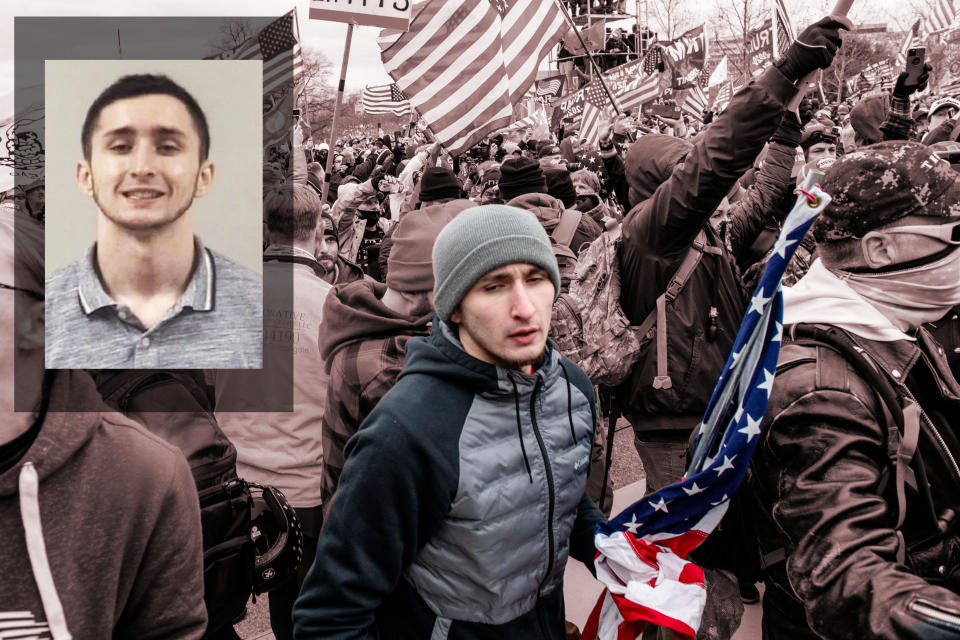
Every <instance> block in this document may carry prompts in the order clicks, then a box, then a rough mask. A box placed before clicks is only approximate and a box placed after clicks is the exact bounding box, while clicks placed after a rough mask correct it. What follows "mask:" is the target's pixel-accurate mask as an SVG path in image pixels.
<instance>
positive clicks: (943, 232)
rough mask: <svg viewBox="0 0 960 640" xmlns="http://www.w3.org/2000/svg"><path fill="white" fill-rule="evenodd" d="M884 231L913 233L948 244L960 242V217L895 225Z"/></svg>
mask: <svg viewBox="0 0 960 640" xmlns="http://www.w3.org/2000/svg"><path fill="white" fill-rule="evenodd" d="M871 233H877V232H871ZM883 233H913V234H916V235H921V236H927V237H929V238H936V239H937V240H940V241H942V242H945V243H947V244H960V219H954V220H953V221H952V222H948V223H946V224H916V225H907V226H903V227H893V228H891V229H884V231H883Z"/></svg>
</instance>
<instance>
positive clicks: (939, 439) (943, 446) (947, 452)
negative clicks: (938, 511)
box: [903, 385, 960, 481]
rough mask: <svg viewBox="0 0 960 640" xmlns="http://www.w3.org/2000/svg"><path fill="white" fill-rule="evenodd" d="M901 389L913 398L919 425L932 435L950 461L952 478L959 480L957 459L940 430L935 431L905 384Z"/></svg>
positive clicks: (959, 467) (959, 470) (931, 422)
mask: <svg viewBox="0 0 960 640" xmlns="http://www.w3.org/2000/svg"><path fill="white" fill-rule="evenodd" d="M903 390H904V391H905V392H906V394H907V395H908V396H910V399H911V400H913V401H914V402H915V403H916V405H917V407H919V408H920V425H921V426H924V425H925V426H926V430H927V431H929V432H930V433H931V434H932V435H933V440H934V442H935V443H936V444H937V447H938V448H939V449H940V452H941V454H942V455H943V457H944V458H946V460H947V462H949V463H950V467H951V468H952V469H953V473H954V479H955V480H957V481H960V465H958V464H957V459H956V458H954V457H953V453H951V451H950V448H949V447H948V446H947V443H946V442H945V441H944V439H943V436H942V435H940V432H939V431H937V427H936V426H935V425H934V424H933V420H931V419H930V418H929V417H928V416H927V413H926V411H924V410H923V405H921V404H920V403H919V402H917V399H916V398H915V397H914V396H913V393H911V392H910V390H909V389H908V388H907V385H903Z"/></svg>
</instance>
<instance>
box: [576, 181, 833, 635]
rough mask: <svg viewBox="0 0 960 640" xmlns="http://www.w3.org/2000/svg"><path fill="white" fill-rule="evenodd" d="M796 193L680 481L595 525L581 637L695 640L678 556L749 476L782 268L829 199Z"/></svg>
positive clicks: (683, 563)
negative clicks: (665, 634) (594, 594)
mask: <svg viewBox="0 0 960 640" xmlns="http://www.w3.org/2000/svg"><path fill="white" fill-rule="evenodd" d="M818 178H822V174H820V173H815V174H811V175H810V176H809V177H808V178H807V182H806V185H807V186H806V188H807V190H808V191H810V192H812V193H813V194H814V195H815V196H816V197H817V199H818V201H817V204H816V205H812V204H810V203H809V202H808V200H807V198H806V197H805V196H803V195H801V196H800V197H799V198H798V200H797V204H796V206H795V207H794V208H793V211H792V212H791V213H790V215H789V216H788V217H787V220H786V222H785V223H784V226H783V231H782V232H781V233H780V237H779V238H778V239H777V243H776V244H775V245H774V247H773V251H772V253H771V257H770V259H769V261H768V262H767V265H766V268H765V269H764V272H763V276H762V277H761V279H760V284H759V285H757V289H756V291H755V292H754V294H753V297H752V299H751V300H750V308H749V309H748V310H747V313H746V315H745V316H744V318H743V322H742V323H741V325H740V329H739V331H738V332H737V336H736V339H735V340H734V343H733V347H732V349H731V352H730V355H729V356H728V357H727V361H726V364H725V365H724V367H723V371H722V372H721V373H720V377H719V379H718V380H717V385H716V387H715V388H714V390H713V395H712V396H711V398H710V402H709V404H708V405H707V409H706V412H705V413H704V417H703V421H702V422H701V423H700V426H699V428H698V430H697V434H696V436H695V444H694V448H693V453H692V456H691V461H690V467H689V468H688V469H687V473H686V475H685V476H684V478H683V479H682V480H681V481H680V482H678V483H676V484H673V485H670V486H669V487H665V488H663V489H660V490H659V491H657V492H656V493H653V494H651V495H648V496H645V497H644V498H642V499H640V500H638V501H637V502H635V503H633V504H632V505H631V506H630V507H628V508H627V509H625V510H624V511H623V512H622V513H620V514H619V515H617V516H616V517H615V518H613V519H611V520H609V521H605V522H601V523H600V524H598V525H597V533H596V538H595V543H596V547H597V557H596V560H595V561H594V563H595V565H596V570H597V578H598V579H599V580H600V581H602V582H603V583H604V584H605V585H606V589H605V590H604V593H603V594H602V595H601V597H600V599H599V601H598V602H597V604H596V606H595V607H594V609H593V612H592V613H591V614H590V618H589V619H588V621H587V624H586V626H585V627H584V630H583V636H582V637H583V638H584V640H626V639H629V640H634V639H636V638H639V637H640V636H641V635H642V634H643V632H644V629H645V628H646V627H647V625H650V624H653V625H659V626H661V627H666V628H669V629H671V630H673V632H674V633H675V634H676V635H677V636H679V637H681V638H693V637H694V636H695V635H696V633H697V629H698V628H699V626H700V620H701V616H702V615H703V607H704V605H705V603H706V600H707V592H706V586H705V584H704V578H703V570H702V569H700V567H698V566H697V565H696V564H694V563H692V562H690V561H688V560H687V559H686V558H687V556H688V555H689V554H690V552H691V551H693V550H694V549H695V548H696V547H697V546H699V545H700V543H701V542H703V540H704V539H705V538H706V537H707V536H708V535H709V534H710V532H711V531H712V530H713V529H714V528H715V527H716V526H717V524H718V523H719V522H720V519H721V518H722V517H723V514H724V513H725V512H726V510H727V506H728V505H729V503H730V498H731V496H733V495H734V493H736V491H737V489H738V488H739V486H740V483H741V482H742V481H743V478H744V476H745V475H746V473H747V467H748V466H749V464H750V457H751V456H752V455H753V451H754V449H755V448H756V446H757V442H758V441H759V437H758V436H759V435H760V425H761V424H762V423H763V418H764V414H765V413H766V409H767V402H768V400H769V396H770V391H771V389H772V388H773V379H774V374H775V373H776V369H777V357H778V356H779V354H780V339H781V335H782V332H783V325H782V321H783V296H782V293H781V285H782V280H783V273H784V269H785V268H786V266H787V263H788V262H789V261H790V258H791V257H792V256H793V253H794V251H796V248H797V246H798V245H799V244H800V241H801V240H802V239H803V237H804V235H805V234H806V233H807V230H808V229H809V228H810V225H811V224H812V223H813V221H814V219H815V218H816V216H817V214H818V213H819V212H820V211H821V210H823V208H824V207H825V206H826V205H827V204H828V203H829V202H830V197H829V196H828V195H826V194H825V193H823V192H822V191H821V190H820V188H819V187H816V186H812V185H813V183H814V181H815V179H818Z"/></svg>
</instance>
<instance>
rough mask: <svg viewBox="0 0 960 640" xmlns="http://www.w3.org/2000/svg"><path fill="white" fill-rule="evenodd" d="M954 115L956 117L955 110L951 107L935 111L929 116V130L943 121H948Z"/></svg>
mask: <svg viewBox="0 0 960 640" xmlns="http://www.w3.org/2000/svg"><path fill="white" fill-rule="evenodd" d="M954 115H956V110H955V109H954V108H953V107H943V108H942V109H937V112H936V113H934V114H932V115H931V116H930V129H936V128H937V127H938V126H940V124H942V123H943V121H944V120H949V119H950V118H952V117H953V116H954Z"/></svg>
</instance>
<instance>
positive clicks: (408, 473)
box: [294, 319, 602, 640]
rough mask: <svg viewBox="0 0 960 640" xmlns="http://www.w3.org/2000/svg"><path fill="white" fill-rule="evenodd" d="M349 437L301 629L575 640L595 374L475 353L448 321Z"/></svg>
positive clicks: (317, 633) (333, 633)
mask: <svg viewBox="0 0 960 640" xmlns="http://www.w3.org/2000/svg"><path fill="white" fill-rule="evenodd" d="M435 326H436V327H439V328H438V329H437V330H435V331H434V332H433V334H431V335H430V337H429V338H416V339H414V340H412V341H411V342H410V345H409V353H408V357H407V362H406V365H405V366H404V368H403V373H402V374H401V376H400V379H399V380H398V381H397V383H396V385H395V386H394V387H393V389H392V390H391V391H390V392H389V393H388V394H387V395H386V396H385V397H384V398H383V399H382V400H381V402H380V404H378V405H377V408H376V409H374V411H373V412H372V413H371V414H370V416H369V417H368V419H367V420H366V421H365V422H364V424H363V427H362V428H361V429H360V431H359V432H358V433H357V434H356V436H355V437H354V438H353V439H352V440H351V441H350V446H349V447H348V449H349V451H348V460H349V464H348V465H347V466H346V467H345V469H344V475H343V482H342V485H341V487H340V490H339V493H338V495H337V498H336V500H334V502H333V508H332V510H331V512H330V515H329V518H328V519H327V520H326V522H325V524H324V532H323V536H321V538H320V544H319V547H318V549H317V557H318V558H324V561H323V562H317V563H316V564H314V566H313V568H312V569H311V571H310V573H309V574H308V576H307V579H306V581H305V582H304V585H303V589H302V591H301V594H300V598H299V600H298V601H297V605H296V607H295V609H294V623H295V625H296V633H297V637H303V638H375V637H391V638H394V637H395V638H424V639H426V638H432V639H434V640H448V639H449V640H458V639H466V638H470V639H472V640H482V639H487V638H489V639H491V640H494V639H496V640H502V639H505V638H540V639H542V640H560V639H562V638H565V637H566V633H565V628H564V615H563V611H564V609H563V586H562V582H563V573H564V568H565V565H566V562H567V557H568V555H572V556H573V557H575V558H577V559H578V560H580V561H582V562H584V563H586V564H587V565H588V567H591V568H592V564H593V556H594V554H595V548H594V544H593V534H594V530H595V527H596V523H597V522H598V521H599V520H600V519H601V518H602V516H601V514H600V512H599V511H598V510H597V508H596V507H594V506H593V504H592V502H591V501H590V499H589V498H587V497H586V496H585V495H584V487H585V484H586V479H587V472H588V469H589V466H590V448H591V442H592V439H593V433H594V424H595V419H596V406H595V403H594V391H593V387H592V386H591V383H590V380H589V379H588V378H587V377H586V375H585V374H584V373H583V372H582V371H580V370H579V369H578V368H577V367H576V366H575V365H574V364H573V363H572V362H570V361H569V360H567V359H565V358H563V357H562V356H561V355H560V354H559V353H558V352H557V351H556V350H555V349H554V348H553V347H552V346H548V348H547V350H546V353H545V355H544V357H543V359H542V361H541V362H540V364H539V365H538V366H537V367H536V368H535V370H534V371H533V373H530V374H524V373H521V372H519V371H514V370H507V369H503V368H500V367H496V366H494V365H492V364H488V363H486V362H481V361H480V360H477V359H476V358H473V357H472V356H470V355H469V354H467V353H466V352H465V351H464V350H463V347H462V345H461V343H460V341H459V340H458V338H457V337H456V336H455V334H454V331H453V330H452V329H451V328H450V327H449V325H446V324H444V323H441V322H440V321H439V319H436V320H435Z"/></svg>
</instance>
